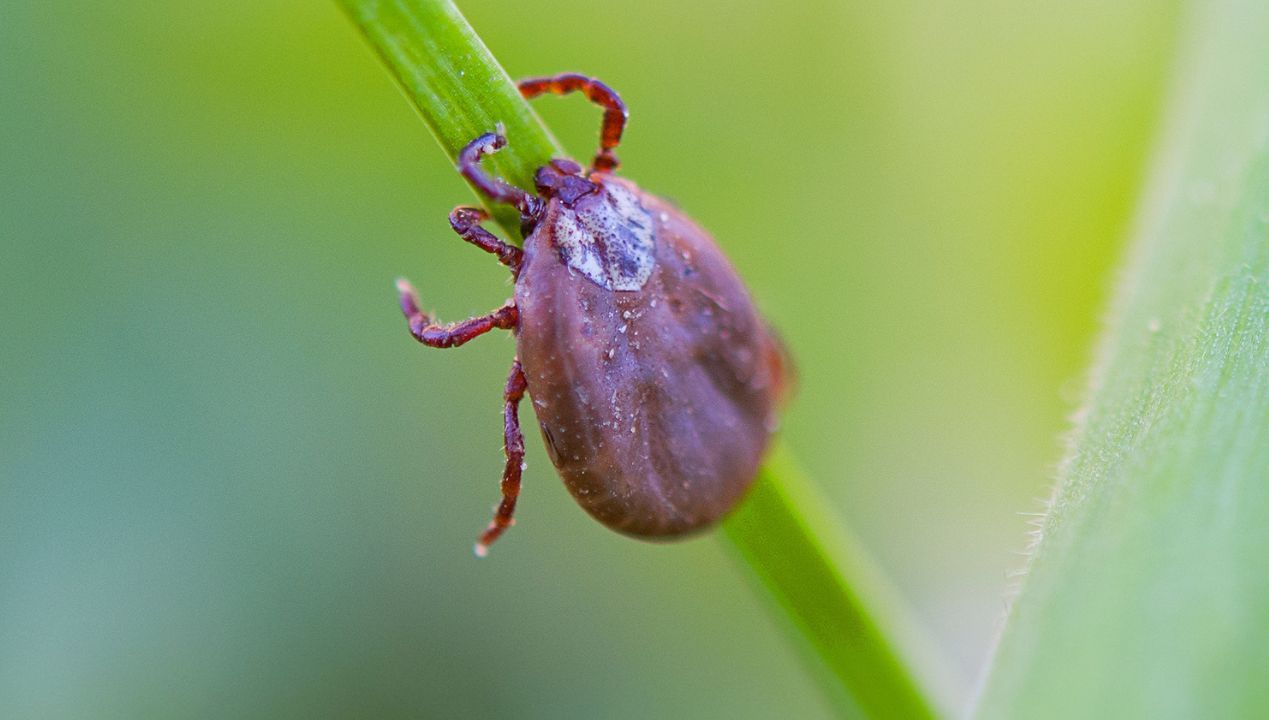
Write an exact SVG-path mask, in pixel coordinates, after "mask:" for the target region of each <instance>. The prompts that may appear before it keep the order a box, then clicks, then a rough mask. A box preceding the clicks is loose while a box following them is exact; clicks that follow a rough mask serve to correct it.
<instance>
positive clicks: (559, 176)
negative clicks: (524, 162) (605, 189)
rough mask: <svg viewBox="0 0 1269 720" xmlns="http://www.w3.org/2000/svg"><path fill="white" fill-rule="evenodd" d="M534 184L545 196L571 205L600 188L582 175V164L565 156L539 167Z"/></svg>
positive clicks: (534, 177)
mask: <svg viewBox="0 0 1269 720" xmlns="http://www.w3.org/2000/svg"><path fill="white" fill-rule="evenodd" d="M533 184H534V185H536V186H537V188H538V193H539V194H541V195H542V197H543V198H545V199H547V200H550V199H551V198H559V199H560V200H561V201H562V202H563V203H564V204H565V205H569V206H572V204H573V203H574V202H576V201H577V199H578V198H580V197H582V196H583V195H589V194H591V193H593V192H595V191H596V190H598V189H599V186H598V185H596V184H595V183H593V182H591V181H590V180H587V179H586V178H584V177H582V167H581V166H580V165H578V164H577V163H575V162H573V161H572V160H568V159H565V158H556V159H555V160H552V161H551V163H550V164H549V165H543V166H542V167H540V168H538V171H537V173H536V174H535V175H534V176H533Z"/></svg>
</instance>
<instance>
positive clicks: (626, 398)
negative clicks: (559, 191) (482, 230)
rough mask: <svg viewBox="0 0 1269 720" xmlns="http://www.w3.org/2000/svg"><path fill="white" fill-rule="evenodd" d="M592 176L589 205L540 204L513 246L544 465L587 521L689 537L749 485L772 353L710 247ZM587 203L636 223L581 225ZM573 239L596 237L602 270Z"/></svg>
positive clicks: (770, 412) (767, 424)
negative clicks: (566, 232) (527, 231)
mask: <svg viewBox="0 0 1269 720" xmlns="http://www.w3.org/2000/svg"><path fill="white" fill-rule="evenodd" d="M592 179H594V180H599V181H600V182H601V183H602V185H601V188H600V190H599V191H598V193H596V195H593V196H587V197H583V198H580V199H578V200H577V202H576V204H575V205H576V207H575V208H574V207H570V206H568V205H566V204H565V203H563V202H562V201H560V200H559V199H553V200H552V201H551V206H550V207H549V208H548V209H547V210H546V214H545V215H544V217H543V219H542V222H540V223H539V225H538V227H537V229H536V230H535V231H534V232H533V233H532V234H531V235H530V236H529V237H528V238H527V239H526V241H525V257H524V261H523V264H522V266H521V270H520V277H519V279H518V281H517V284H516V298H515V299H516V305H517V307H518V308H519V315H520V324H519V327H518V330H517V333H518V334H517V348H518V351H519V358H520V362H521V363H522V365H523V368H524V372H525V377H526V379H527V380H528V387H529V394H530V396H531V397H532V400H533V406H534V410H535V412H536V414H537V417H538V422H539V425H540V426H541V428H542V432H543V436H544V438H545V439H546V443H547V447H548V450H549V452H550V454H551V459H552V462H554V464H555V466H556V468H557V469H558V470H559V472H560V475H561V476H562V477H563V479H564V482H565V484H566V485H567V487H568V488H569V491H570V492H571V493H572V494H573V496H574V497H575V498H576V499H577V501H578V502H579V503H580V504H581V505H582V506H583V507H584V508H585V509H586V510H587V511H588V512H590V514H591V515H593V516H595V518H597V519H598V520H600V521H601V522H603V523H604V524H605V525H608V526H609V527H611V528H613V529H615V530H619V531H621V532H625V533H628V534H631V535H638V536H670V535H679V534H683V533H687V532H691V531H693V530H697V529H701V528H703V527H706V526H708V525H710V524H711V523H713V522H714V521H716V520H717V519H719V518H720V517H721V516H722V515H723V514H724V513H725V512H726V511H727V510H728V509H730V508H731V507H733V506H734V505H735V503H736V502H737V500H738V499H739V498H740V496H741V495H743V494H744V492H745V490H746V489H747V488H748V486H749V485H750V483H751V482H752V480H753V478H754V477H755V475H756V473H757V468H758V463H759V461H760V459H761V457H762V455H763V452H764V451H765V449H766V446H767V443H768V441H769V437H770V433H771V430H772V426H773V424H774V418H775V413H776V409H777V408H776V407H775V404H776V402H777V400H778V397H779V395H780V392H779V385H780V383H781V367H780V354H779V351H778V349H777V348H776V347H775V341H774V340H773V339H772V338H771V336H770V335H769V334H768V332H767V330H766V327H765V325H764V324H763V322H762V321H761V320H760V319H759V317H758V315H757V313H756V311H755V309H754V307H753V304H752V301H751V300H750V299H749V296H748V293H747V292H746V291H745V289H744V286H743V285H742V283H741V281H740V279H739V277H737V275H736V273H735V271H734V270H733V269H732V267H731V265H730V263H729V262H728V261H727V259H726V258H725V257H724V256H723V254H722V253H721V251H720V250H719V249H718V247H717V246H716V245H715V244H714V242H713V240H712V239H710V237H709V235H708V234H706V233H705V232H704V231H703V230H702V229H701V228H699V227H698V226H697V225H695V224H694V223H693V222H692V221H691V220H689V219H688V218H687V217H686V216H684V215H683V214H682V213H681V212H679V211H678V210H677V209H676V208H674V207H673V206H670V205H669V204H667V203H665V202H663V201H661V200H659V199H657V198H655V197H653V196H651V195H647V194H646V193H643V192H642V191H640V190H639V189H638V188H637V187H636V186H634V185H633V184H632V183H629V182H627V181H624V180H620V179H617V178H614V177H611V176H606V177H602V179H599V178H592ZM606 196H607V197H606ZM614 196H615V197H614ZM630 202H633V203H634V207H630V206H629V205H628V203H630ZM598 203H602V204H603V207H616V206H623V205H624V206H625V207H624V210H623V212H625V214H627V215H628V216H630V217H632V218H633V219H634V221H635V222H634V225H633V226H629V227H621V226H614V225H612V224H611V223H607V221H604V222H593V221H592V222H587V220H588V219H589V218H586V217H585V214H586V213H587V212H589V210H588V206H590V207H592V208H593V207H594V206H595V205H596V204H598ZM578 213H581V214H582V215H583V217H582V218H581V222H578V221H577V220H578V218H577V215H578ZM644 222H650V223H651V227H650V228H647V227H641V226H640V224H641V223H644ZM571 226H581V227H582V229H584V230H585V229H589V230H591V231H592V232H596V231H598V232H599V234H600V237H598V238H594V239H595V240H598V243H597V244H596V245H595V252H597V253H600V255H602V257H601V256H596V257H594V258H593V259H590V258H587V259H585V264H581V265H580V266H579V262H578V258H579V257H584V256H583V255H580V254H579V248H580V249H581V252H590V250H588V249H587V248H586V247H585V245H586V243H587V242H589V241H588V240H586V239H584V238H582V239H580V240H579V238H577V237H572V238H564V240H565V242H564V243H561V242H560V238H559V237H558V236H559V233H558V232H557V228H559V227H571ZM603 228H607V229H606V230H604V229H603ZM605 235H606V236H605ZM645 236H646V237H648V238H649V239H650V240H651V242H650V247H649V244H648V243H645V242H644V240H643V239H642V238H644V237H645ZM649 250H650V252H651V261H650V262H647V263H645V262H643V261H641V258H640V257H638V253H639V252H641V251H649ZM605 252H606V253H607V254H604V253H605ZM631 253H634V254H635V256H634V257H631ZM605 280H608V282H605ZM613 285H616V287H613ZM623 287H625V288H637V289H620V288H623Z"/></svg>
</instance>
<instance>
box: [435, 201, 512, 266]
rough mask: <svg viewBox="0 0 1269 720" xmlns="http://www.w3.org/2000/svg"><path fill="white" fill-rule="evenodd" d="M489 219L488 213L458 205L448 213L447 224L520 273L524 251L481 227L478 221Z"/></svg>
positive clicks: (460, 235)
mask: <svg viewBox="0 0 1269 720" xmlns="http://www.w3.org/2000/svg"><path fill="white" fill-rule="evenodd" d="M488 219H489V213H487V212H485V211H484V210H481V209H480V208H474V207H463V206H459V207H456V208H454V209H453V210H451V211H450V213H449V226H450V227H452V228H454V232H456V233H458V236H459V237H461V238H462V239H464V240H466V241H467V242H469V243H471V244H472V245H475V246H476V247H478V248H480V249H481V250H484V251H485V252H487V253H492V254H494V255H497V256H498V262H500V263H502V264H503V265H506V266H507V267H509V268H511V272H512V273H513V274H516V275H518V274H519V273H520V258H522V257H523V256H524V252H523V251H522V250H520V248H518V247H516V246H515V245H508V244H507V243H505V242H503V241H501V240H499V239H498V238H497V237H495V236H494V234H493V233H491V232H489V231H488V230H486V229H484V228H482V227H481V226H480V223H482V222H484V221H485V220H488Z"/></svg>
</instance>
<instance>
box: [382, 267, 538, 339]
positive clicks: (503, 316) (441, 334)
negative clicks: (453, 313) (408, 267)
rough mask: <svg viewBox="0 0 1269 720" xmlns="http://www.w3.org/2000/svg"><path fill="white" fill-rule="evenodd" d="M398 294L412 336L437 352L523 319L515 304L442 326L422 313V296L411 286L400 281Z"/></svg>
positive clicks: (511, 301) (509, 327) (510, 303)
mask: <svg viewBox="0 0 1269 720" xmlns="http://www.w3.org/2000/svg"><path fill="white" fill-rule="evenodd" d="M397 291H398V292H399V293H401V312H403V313H405V319H406V320H408V321H409V322H410V334H411V335H413V336H414V339H416V340H418V341H419V342H421V343H423V344H424V345H427V346H428V347H434V348H450V347H458V346H459V345H462V344H463V343H465V342H467V341H468V340H471V339H472V338H475V337H477V336H480V335H484V334H485V333H487V332H489V331H490V330H493V329H494V328H503V329H507V330H509V329H511V328H514V327H515V326H516V322H517V321H518V320H519V319H520V313H519V311H518V310H516V304H515V301H513V300H508V301H507V304H506V305H503V306H502V307H500V308H498V309H497V310H494V311H493V312H491V313H489V314H488V315H481V316H479V317H474V318H468V319H466V320H463V321H462V322H456V323H450V324H448V325H441V324H438V323H437V322H436V321H435V320H433V319H432V318H430V317H428V315H427V314H426V313H424V312H423V311H422V310H420V309H419V296H418V293H416V292H414V288H413V287H411V286H410V283H408V282H406V281H404V280H397Z"/></svg>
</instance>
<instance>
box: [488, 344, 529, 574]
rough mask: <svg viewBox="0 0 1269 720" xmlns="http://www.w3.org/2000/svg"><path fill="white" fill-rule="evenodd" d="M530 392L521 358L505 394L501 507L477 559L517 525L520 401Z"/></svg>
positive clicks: (521, 438) (521, 455)
mask: <svg viewBox="0 0 1269 720" xmlns="http://www.w3.org/2000/svg"><path fill="white" fill-rule="evenodd" d="M528 388H529V381H528V379H526V378H525V377H524V368H522V367H521V366H520V358H516V359H515V360H514V361H512V363H511V373H510V374H509V375H507V386H506V389H504V390H503V394H502V397H503V409H502V420H503V430H502V447H503V451H504V452H506V454H507V465H506V467H505V468H503V471H502V502H500V503H498V510H497V511H496V512H495V513H494V518H493V521H492V522H490V523H489V527H487V528H485V531H484V532H483V533H481V534H480V539H479V540H477V541H476V555H478V556H480V557H484V556H485V555H487V554H489V546H490V545H492V544H493V541H494V540H497V539H498V537H499V536H500V535H502V533H504V532H506V530H507V528H509V527H511V525H512V524H513V523H514V522H515V521H514V520H513V519H512V516H513V515H514V514H515V511H516V498H518V497H520V474H521V473H522V472H523V470H524V434H523V433H521V432H520V401H521V400H522V399H524V391H525V390H527V389H528Z"/></svg>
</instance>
